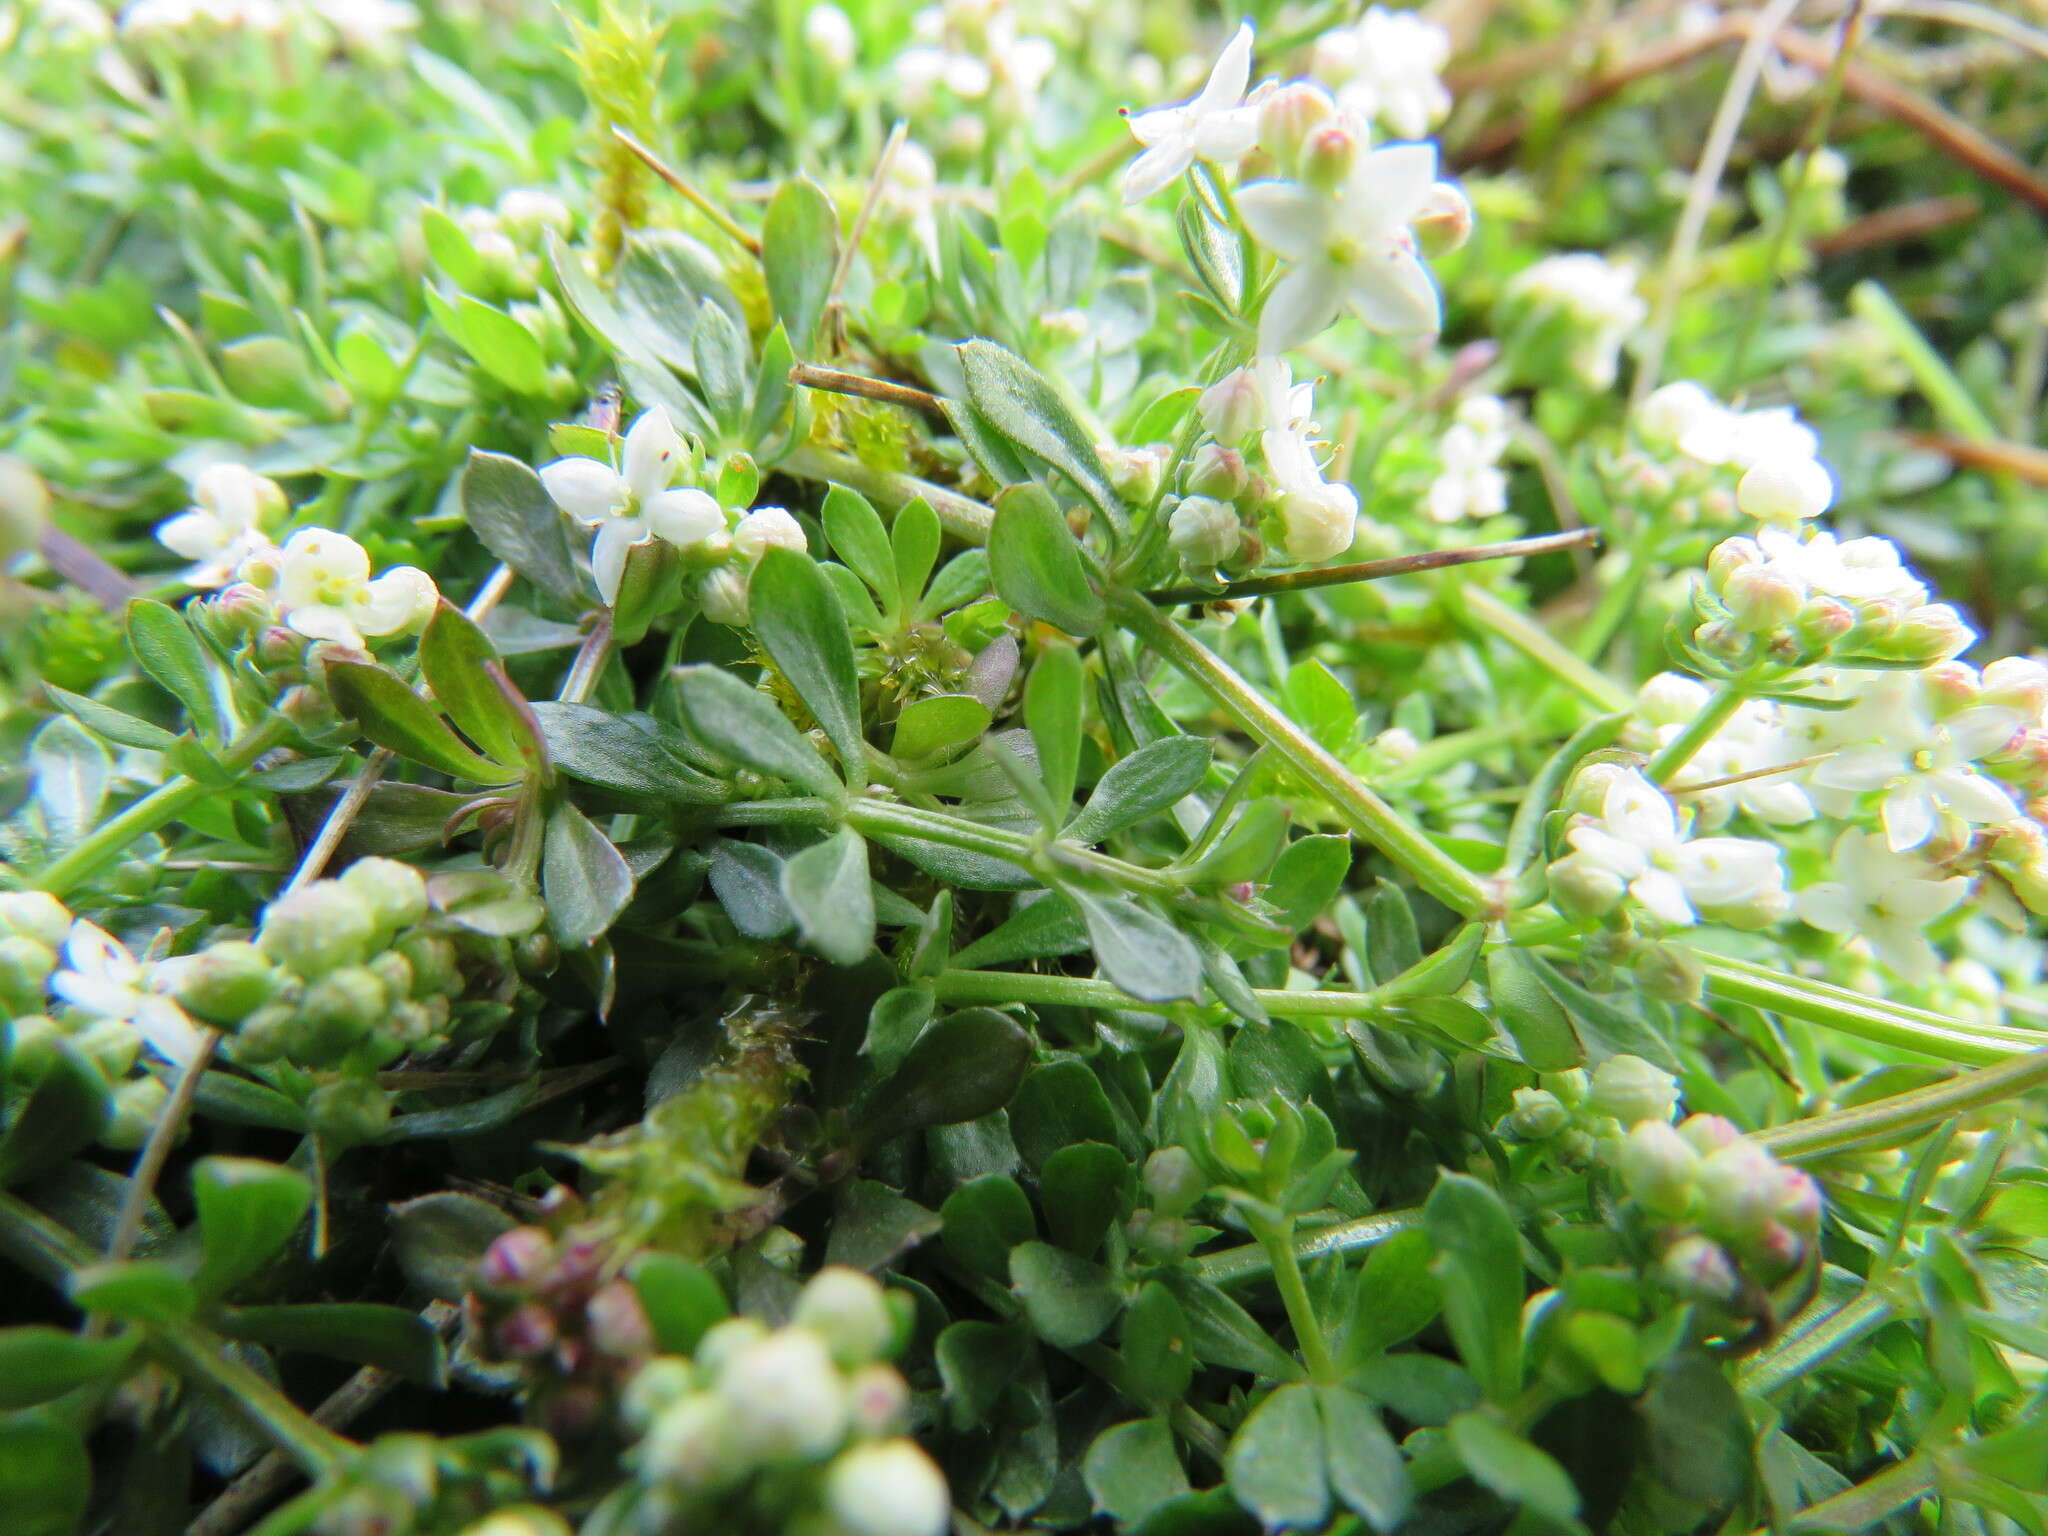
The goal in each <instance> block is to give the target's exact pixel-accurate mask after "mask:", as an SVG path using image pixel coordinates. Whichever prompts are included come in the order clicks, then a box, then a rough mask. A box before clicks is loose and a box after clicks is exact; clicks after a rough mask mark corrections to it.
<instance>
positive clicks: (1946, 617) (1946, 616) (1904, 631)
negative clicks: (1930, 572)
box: [1886, 603, 1977, 666]
mask: <svg viewBox="0 0 2048 1536" xmlns="http://www.w3.org/2000/svg"><path fill="white" fill-rule="evenodd" d="M1976 640H1977V632H1976V631H1975V630H1973V629H1972V628H1970V626H1969V625H1968V624H1966V623H1964V622H1963V616H1962V615H1961V614H1960V613H1958V612H1956V610H1955V609H1954V608H1952V607H1950V606H1949V605H1948V604H1947V603H1922V604H1921V605H1920V606H1919V607H1917V608H1914V609H1912V610H1910V611H1909V612H1908V613H1907V614H1906V617H1905V619H1904V620H1903V622H1901V623H1900V625H1899V626H1898V628H1897V629H1895V630H1893V631H1892V633H1891V634H1890V635H1889V636H1888V637H1887V640H1886V650H1887V652H1888V654H1891V655H1893V656H1895V657H1896V658H1897V659H1898V660H1901V661H1919V662H1920V663H1921V664H1922V665H1923V666H1931V665H1933V664H1934V663H1935V662H1937V661H1946V660H1948V659H1949V658H1950V657H1951V656H1955V655H1958V654H1960V653H1961V652H1963V651H1966V650H1968V649H1969V648H1970V647H1971V646H1972V645H1974V644H1975V643H1976Z"/></svg>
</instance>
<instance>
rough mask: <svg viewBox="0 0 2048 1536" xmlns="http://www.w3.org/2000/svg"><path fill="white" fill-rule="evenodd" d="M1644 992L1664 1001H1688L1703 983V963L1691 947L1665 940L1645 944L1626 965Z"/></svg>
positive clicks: (1698, 993) (1704, 978)
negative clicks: (1670, 943)
mask: <svg viewBox="0 0 2048 1536" xmlns="http://www.w3.org/2000/svg"><path fill="white" fill-rule="evenodd" d="M1630 969H1631V973H1632V974H1633V975H1634V976H1635V979H1636V983H1637V985H1639V986H1640V987H1641V988H1642V989H1643V992H1644V994H1645V995H1646V996H1649V997H1654V998H1658V999H1660V1000H1662V1001H1664V1002H1667V1003H1689V1002H1692V1001H1694V1000H1695V999H1697V998H1698V997H1699V995H1700V993H1701V991H1702V989H1703V988H1704V987H1705V986H1706V979H1707V972H1706V967H1705V966H1703V965H1701V964H1700V962H1699V960H1698V959H1697V958H1696V957H1695V956H1694V955H1693V953H1692V951H1691V950H1687V949H1678V948H1675V947H1673V946H1672V945H1669V944H1645V945H1644V946H1643V947H1642V948H1641V949H1640V950H1639V951H1637V953H1636V958H1635V964H1634V965H1633V966H1632V967H1631V968H1630Z"/></svg>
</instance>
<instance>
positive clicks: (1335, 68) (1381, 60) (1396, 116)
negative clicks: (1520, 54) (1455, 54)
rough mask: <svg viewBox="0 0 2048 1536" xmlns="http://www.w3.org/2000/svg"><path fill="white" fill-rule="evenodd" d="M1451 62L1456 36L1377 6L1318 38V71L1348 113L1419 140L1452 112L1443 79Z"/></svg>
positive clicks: (1413, 16) (1412, 16) (1406, 13)
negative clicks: (1353, 21) (1329, 84)
mask: <svg viewBox="0 0 2048 1536" xmlns="http://www.w3.org/2000/svg"><path fill="white" fill-rule="evenodd" d="M1450 58H1451V35H1450V33H1448V32H1446V31H1445V30H1444V29H1443V28H1442V27H1440V26H1438V25H1437V24H1436V23H1435V22H1433V21H1427V20H1425V19H1423V18H1422V17H1420V16H1418V15H1416V14H1415V13H1414V12H1413V11H1390V10H1387V9H1386V8H1385V7H1383V6H1378V5H1375V6H1373V7H1372V8H1371V9H1369V10H1368V11H1367V12H1366V13H1365V15H1364V16H1362V17H1360V18H1359V21H1358V24H1357V25H1356V26H1351V27H1338V28H1336V29H1335V30H1333V31H1330V32H1325V33H1324V34H1323V35H1322V36H1321V37H1319V38H1317V39H1316V49H1315V73H1316V75H1317V77H1318V78H1319V79H1323V80H1326V81H1328V82H1330V83H1331V84H1332V85H1334V86H1336V87H1337V100H1338V102H1339V103H1340V104H1341V105H1343V106H1344V107H1345V108H1346V109H1347V110H1349V111H1352V112H1355V113H1357V114H1358V115H1359V117H1361V118H1364V119H1366V120H1368V121H1372V120H1377V121H1379V122H1381V123H1384V124H1385V125H1386V126H1387V127H1389V128H1391V129H1392V130H1393V131H1394V133H1395V134H1396V135H1398V136H1399V137H1401V138H1404V139H1419V138H1421V137H1422V136H1423V135H1424V134H1426V133H1428V132H1429V130H1430V128H1431V127H1432V126H1434V125H1435V124H1436V123H1438V122H1440V121H1442V119H1443V116H1444V114H1445V113H1447V112H1449V111H1450V110H1451V93H1450V92H1449V91H1447V90H1445V89H1444V83H1443V81H1442V79H1441V78H1439V77H1440V76H1441V75H1442V74H1443V68H1444V65H1446V64H1448V63H1449V62H1450Z"/></svg>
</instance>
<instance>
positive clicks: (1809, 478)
mask: <svg viewBox="0 0 2048 1536" xmlns="http://www.w3.org/2000/svg"><path fill="white" fill-rule="evenodd" d="M1834 500H1835V482H1834V480H1833V479H1832V478H1831V477H1830V476H1829V474H1828V472H1827V469H1826V467H1825V466H1823V465H1822V464H1821V462H1820V460H1818V459H1800V458H1787V459H1766V460H1764V461H1763V462H1762V463H1761V464H1752V465H1751V466H1750V467H1749V468H1748V469H1747V470H1745V471H1743V475H1742V479H1741V480H1740V481H1739V482H1738V483H1737V485H1736V487H1735V505H1736V506H1738V507H1740V508H1741V509H1742V510H1743V512H1745V513H1746V514H1748V515H1749V516H1750V517H1753V518H1755V519H1756V520H1757V521H1758V522H1763V523H1797V522H1802V521H1804V520H1805V519H1807V518H1810V517H1819V516H1820V515H1821V513H1823V512H1825V511H1827V509H1828V508H1829V507H1831V506H1832V505H1834Z"/></svg>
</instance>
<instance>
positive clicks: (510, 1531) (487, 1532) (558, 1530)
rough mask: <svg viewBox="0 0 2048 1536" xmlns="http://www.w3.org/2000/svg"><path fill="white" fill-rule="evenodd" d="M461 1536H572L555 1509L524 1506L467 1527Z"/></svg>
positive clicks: (566, 1523) (489, 1516) (504, 1511)
mask: <svg viewBox="0 0 2048 1536" xmlns="http://www.w3.org/2000/svg"><path fill="white" fill-rule="evenodd" d="M460 1536H570V1531H569V1522H568V1521H566V1520H564V1519H563V1518H562V1517H561V1516H560V1515H558V1514H556V1513H555V1512H554V1511H553V1510H552V1509H543V1508H542V1507H541V1506H540V1505H538V1504H520V1505H516V1506H514V1507H513V1508H511V1509H501V1510H499V1511H498V1512H497V1513H496V1514H491V1515H486V1516H484V1518H483V1519H481V1520H479V1521H477V1522H476V1523H475V1524H474V1525H465V1526H464V1527H463V1528H462V1531H461V1533H460Z"/></svg>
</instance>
